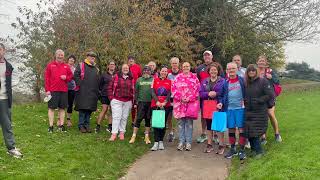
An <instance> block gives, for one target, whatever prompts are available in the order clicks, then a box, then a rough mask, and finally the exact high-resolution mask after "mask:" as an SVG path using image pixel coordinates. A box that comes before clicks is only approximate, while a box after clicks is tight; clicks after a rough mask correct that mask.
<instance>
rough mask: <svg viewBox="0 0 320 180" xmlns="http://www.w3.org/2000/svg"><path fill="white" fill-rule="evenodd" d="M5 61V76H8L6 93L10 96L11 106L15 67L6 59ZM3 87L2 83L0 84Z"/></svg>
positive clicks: (10, 103) (10, 104)
mask: <svg viewBox="0 0 320 180" xmlns="http://www.w3.org/2000/svg"><path fill="white" fill-rule="evenodd" d="M4 62H5V63H6V72H5V76H6V80H5V81H6V93H7V96H8V107H9V108H11V107H12V71H13V67H12V65H11V64H10V63H9V62H8V61H7V60H6V59H4ZM0 87H1V85H0Z"/></svg>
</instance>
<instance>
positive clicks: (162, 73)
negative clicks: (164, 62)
mask: <svg viewBox="0 0 320 180" xmlns="http://www.w3.org/2000/svg"><path fill="white" fill-rule="evenodd" d="M167 75H168V68H167V67H163V68H161V71H160V77H161V78H166V77H167Z"/></svg>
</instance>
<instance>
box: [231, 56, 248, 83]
mask: <svg viewBox="0 0 320 180" xmlns="http://www.w3.org/2000/svg"><path fill="white" fill-rule="evenodd" d="M232 62H234V63H236V64H237V66H238V71H237V74H238V76H240V77H242V78H244V75H245V73H246V68H244V67H242V59H241V56H240V55H239V54H236V55H235V56H233V57H232Z"/></svg>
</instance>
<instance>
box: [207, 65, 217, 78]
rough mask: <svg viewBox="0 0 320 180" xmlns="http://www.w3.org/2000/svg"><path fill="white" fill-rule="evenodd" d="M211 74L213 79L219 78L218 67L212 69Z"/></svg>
mask: <svg viewBox="0 0 320 180" xmlns="http://www.w3.org/2000/svg"><path fill="white" fill-rule="evenodd" d="M209 74H210V76H211V77H212V78H215V77H217V76H218V69H217V68H216V67H214V66H213V67H211V68H210V70H209Z"/></svg>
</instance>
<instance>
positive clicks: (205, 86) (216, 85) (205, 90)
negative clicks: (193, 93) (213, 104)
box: [200, 77, 224, 100]
mask: <svg viewBox="0 0 320 180" xmlns="http://www.w3.org/2000/svg"><path fill="white" fill-rule="evenodd" d="M210 81H211V80H210V77H208V78H206V79H204V80H203V81H202V82H201V87H200V98H201V100H208V99H209V96H208V94H209V92H210V91H215V92H216V93H217V95H216V97H215V98H213V99H217V97H218V96H219V95H220V93H221V90H222V87H223V83H224V79H223V78H222V77H218V79H217V80H216V82H211V83H210Z"/></svg>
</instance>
